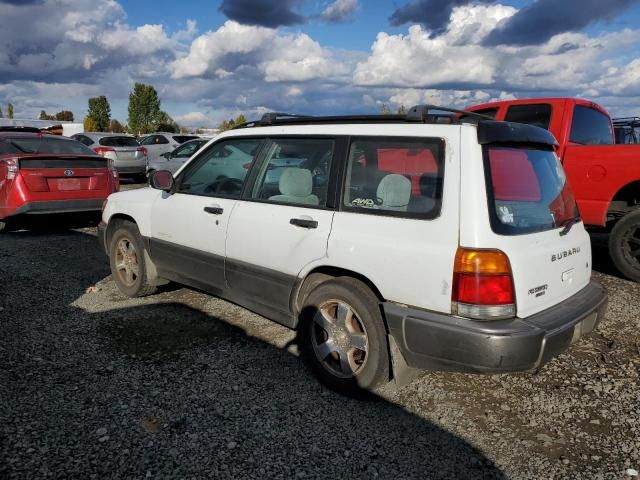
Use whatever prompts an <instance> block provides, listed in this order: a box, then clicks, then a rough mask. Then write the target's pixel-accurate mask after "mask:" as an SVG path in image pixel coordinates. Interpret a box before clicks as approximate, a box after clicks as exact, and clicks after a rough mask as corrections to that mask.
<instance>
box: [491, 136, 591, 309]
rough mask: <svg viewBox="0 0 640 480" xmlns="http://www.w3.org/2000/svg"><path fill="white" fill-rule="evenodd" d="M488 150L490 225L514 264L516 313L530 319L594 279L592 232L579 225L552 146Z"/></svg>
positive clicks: (574, 203) (501, 147)
mask: <svg viewBox="0 0 640 480" xmlns="http://www.w3.org/2000/svg"><path fill="white" fill-rule="evenodd" d="M484 149H485V150H484V151H485V171H486V172H488V173H487V175H486V176H487V192H488V200H489V202H488V203H489V209H490V215H489V217H490V219H491V227H492V229H493V231H494V232H495V233H496V234H497V236H498V238H497V239H496V242H495V243H496V244H497V245H498V246H499V248H500V249H501V250H502V251H504V252H505V253H506V254H507V256H508V257H509V261H510V263H511V268H512V273H513V283H514V287H515V290H516V302H517V315H518V316H519V317H521V318H526V317H529V316H531V315H533V314H535V313H538V312H541V311H543V310H545V309H547V308H549V307H551V306H553V305H556V304H558V303H559V302H562V301H563V300H565V299H567V298H569V297H571V296H572V295H575V294H576V293H577V292H579V291H580V290H582V289H583V288H584V287H585V286H586V285H587V284H588V283H589V280H590V277H591V245H590V242H589V236H588V235H587V233H586V231H585V230H584V227H583V226H582V224H580V223H578V224H576V222H577V220H578V219H579V215H578V208H577V206H576V201H575V199H574V196H573V193H572V191H571V188H570V186H569V184H568V182H567V178H566V175H565V173H564V170H563V168H562V165H561V164H560V162H559V160H558V157H557V156H556V154H555V153H554V152H553V151H552V150H545V149H538V148H530V147H522V148H517V147H515V146H514V147H506V146H493V145H488V146H485V147H484Z"/></svg>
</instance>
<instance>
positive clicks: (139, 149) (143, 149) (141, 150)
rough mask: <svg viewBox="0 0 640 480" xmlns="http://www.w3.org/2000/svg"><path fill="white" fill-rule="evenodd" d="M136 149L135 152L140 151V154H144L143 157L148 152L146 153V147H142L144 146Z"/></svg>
mask: <svg viewBox="0 0 640 480" xmlns="http://www.w3.org/2000/svg"><path fill="white" fill-rule="evenodd" d="M136 151H137V152H141V153H142V155H144V156H145V157H146V156H147V154H148V153H147V149H146V148H144V147H138V148H136Z"/></svg>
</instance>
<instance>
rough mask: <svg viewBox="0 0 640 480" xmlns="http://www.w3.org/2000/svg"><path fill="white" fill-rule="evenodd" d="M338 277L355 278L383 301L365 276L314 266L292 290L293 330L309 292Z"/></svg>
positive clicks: (328, 267)
mask: <svg viewBox="0 0 640 480" xmlns="http://www.w3.org/2000/svg"><path fill="white" fill-rule="evenodd" d="M338 277H351V278H355V279H356V280H360V281H361V282H362V283H364V284H365V285H366V286H367V287H369V289H371V291H372V292H373V294H374V295H375V296H376V298H377V299H378V300H379V301H380V302H384V301H385V299H384V296H383V295H382V293H381V292H380V289H379V288H378V287H377V286H376V284H375V283H373V282H372V281H371V280H370V279H369V278H368V277H366V276H365V275H362V274H361V273H358V272H356V271H353V270H349V269H347V268H342V267H336V266H332V265H320V266H316V267H314V268H313V269H312V270H310V271H309V272H307V273H306V274H305V275H304V276H303V277H300V279H299V280H298V282H297V283H296V288H294V290H293V294H292V298H291V310H292V311H293V312H294V317H295V325H294V328H295V326H297V323H298V315H299V314H300V311H301V309H302V302H303V301H304V299H305V297H306V296H307V295H308V294H309V292H311V290H313V289H314V288H315V287H317V286H318V285H320V284H321V283H324V282H326V281H327V280H331V279H333V278H338Z"/></svg>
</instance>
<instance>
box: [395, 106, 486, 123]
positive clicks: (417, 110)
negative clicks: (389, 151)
mask: <svg viewBox="0 0 640 480" xmlns="http://www.w3.org/2000/svg"><path fill="white" fill-rule="evenodd" d="M431 112H447V113H454V114H460V115H462V116H464V117H473V118H476V119H478V120H494V119H493V118H492V117H489V116H487V115H482V114H480V113H475V112H468V111H466V110H458V109H456V108H449V107H439V106H438V105H429V104H425V105H415V106H413V107H411V108H410V109H409V111H408V112H407V116H406V117H405V120H406V121H407V122H421V123H436V121H435V119H437V118H438V117H442V116H443V115H442V114H438V113H431ZM450 117H451V118H452V119H453V120H454V121H455V123H460V118H459V117H457V116H455V115H451V116H450Z"/></svg>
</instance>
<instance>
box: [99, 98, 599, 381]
mask: <svg viewBox="0 0 640 480" xmlns="http://www.w3.org/2000/svg"><path fill="white" fill-rule="evenodd" d="M430 108H431V107H421V106H417V107H413V108H412V109H411V110H410V111H409V113H408V114H407V115H406V116H393V117H390V116H365V117H328V118H323V117H317V118H313V117H304V118H288V117H287V118H280V117H278V116H277V115H275V114H270V115H267V116H265V117H264V118H263V120H262V121H260V122H254V123H253V124H249V125H248V126H244V127H242V128H237V129H234V130H231V131H228V132H224V133H223V134H221V135H219V136H218V137H216V139H215V140H214V141H213V142H212V143H210V144H209V145H208V146H207V147H205V148H203V149H202V150H200V151H199V152H198V153H197V154H196V155H195V156H194V157H192V158H191V160H190V161H189V162H188V163H187V164H186V165H185V166H184V167H183V168H182V169H181V170H180V171H179V172H178V173H177V175H176V176H175V178H174V177H173V175H172V174H171V173H170V172H168V171H156V172H154V173H153V175H151V178H150V183H151V186H152V187H153V188H147V189H142V190H136V191H128V192H121V193H118V194H115V195H112V196H111V197H109V200H108V202H107V204H106V206H105V209H104V212H103V221H102V222H101V224H100V226H99V228H98V231H99V238H100V239H101V241H102V243H103V245H104V247H105V251H106V253H107V255H108V256H109V259H110V265H111V271H112V274H113V279H114V281H115V283H116V285H117V286H118V288H119V289H120V291H121V292H123V293H124V294H125V295H127V296H130V297H136V296H142V295H149V294H151V293H152V292H154V290H155V288H156V286H157V285H159V284H162V283H164V282H167V281H175V282H178V283H181V284H184V285H189V286H192V287H195V288H198V289H201V290H204V291H208V292H210V293H212V294H213V295H216V296H219V297H222V298H226V299H229V300H231V301H233V302H235V303H237V304H240V305H243V306H244V307H246V308H248V309H250V310H253V311H255V312H257V313H260V314H262V315H265V316H267V317H269V318H271V319H273V320H275V321H277V322H280V323H282V324H283V325H286V326H288V327H291V328H297V329H298V331H299V338H298V342H299V345H300V347H301V349H302V352H303V354H304V357H305V358H306V359H307V360H308V361H309V362H310V365H311V367H312V368H313V370H314V372H315V373H316V374H317V375H318V376H319V378H320V379H321V380H322V381H324V382H325V383H326V384H327V385H329V386H330V387H332V388H335V389H337V390H340V391H344V392H353V391H354V390H358V389H362V388H363V389H375V388H376V387H377V386H379V385H382V384H385V383H387V382H389V380H390V379H391V378H393V379H395V380H396V381H397V382H401V381H402V379H403V378H406V377H404V373H406V371H407V368H408V367H417V368H435V369H450V370H458V371H471V372H507V371H513V370H524V369H531V368H537V367H539V366H541V365H542V364H544V363H545V362H548V361H549V360H551V359H552V358H553V357H555V356H556V355H558V354H559V353H560V352H562V351H563V350H565V349H566V348H568V347H569V345H570V344H571V343H573V342H575V341H577V340H578V338H580V337H581V336H582V335H585V334H587V333H589V332H591V331H592V330H593V329H594V328H595V327H596V325H597V324H598V322H599V321H600V320H601V319H602V318H603V315H604V310H605V305H606V298H607V296H606V293H605V291H604V290H603V288H602V287H601V286H600V285H599V284H597V283H596V282H594V281H592V280H591V248H590V243H589V237H588V235H587V233H586V231H585V229H584V227H583V225H582V223H581V222H580V218H579V216H578V211H577V208H576V203H575V200H574V197H573V193H572V191H571V189H570V187H569V185H568V184H567V181H566V177H565V175H564V171H563V169H562V165H561V164H560V162H559V160H558V157H557V156H556V154H555V148H556V146H557V142H556V140H555V138H554V137H553V135H552V134H551V133H549V132H548V131H546V130H543V129H541V128H536V127H532V126H528V125H519V124H514V123H506V122H494V121H483V120H478V119H476V118H473V116H472V118H471V120H469V121H466V120H465V121H463V122H457V124H448V125H445V124H436V123H432V120H433V118H434V116H433V115H431V110H430ZM452 120H457V119H455V118H453V119H452ZM247 156H249V157H250V161H248V162H247ZM221 157H223V158H225V163H224V166H221V165H220V164H219V159H220V158H221ZM290 159H296V161H295V162H292V164H289V165H287V166H283V161H284V162H285V163H287V162H289V160H290ZM238 164H243V168H242V170H238V169H237V168H236V167H237V165H238ZM274 168H276V169H281V172H280V173H279V174H278V185H277V187H278V188H277V191H274V190H273V188H272V185H271V182H270V181H269V178H270V176H269V172H272V171H273V169H274Z"/></svg>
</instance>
